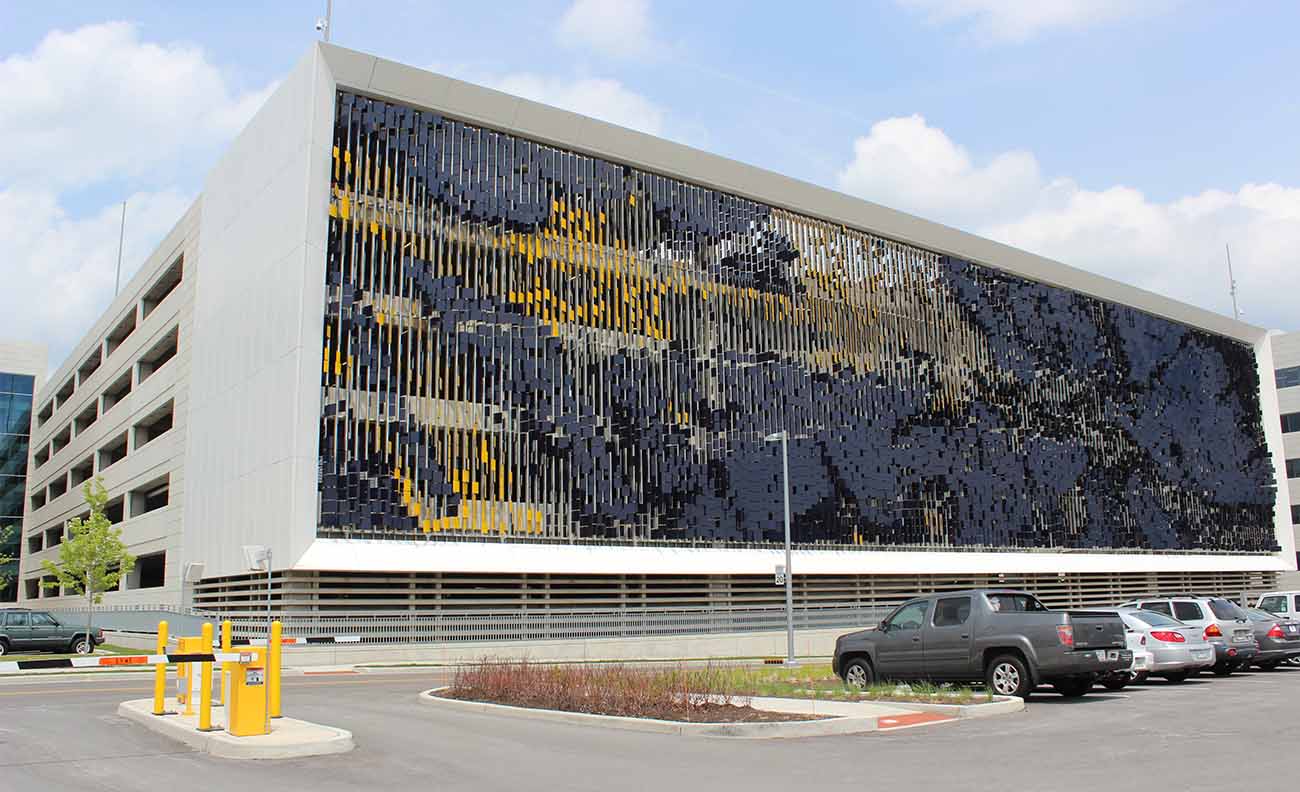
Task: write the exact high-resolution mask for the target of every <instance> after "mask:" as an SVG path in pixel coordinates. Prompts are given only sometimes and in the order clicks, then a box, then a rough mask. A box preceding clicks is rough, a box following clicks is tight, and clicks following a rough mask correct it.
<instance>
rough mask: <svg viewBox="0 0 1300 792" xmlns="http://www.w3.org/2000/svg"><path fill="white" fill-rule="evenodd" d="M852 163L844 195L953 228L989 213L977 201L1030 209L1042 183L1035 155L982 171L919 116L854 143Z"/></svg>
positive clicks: (893, 121)
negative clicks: (910, 210) (938, 217)
mask: <svg viewBox="0 0 1300 792" xmlns="http://www.w3.org/2000/svg"><path fill="white" fill-rule="evenodd" d="M853 153H854V156H853V160H852V161H851V162H850V163H849V165H848V166H847V167H846V168H845V169H844V170H843V171H841V172H840V174H839V185H840V189H842V190H844V191H845V192H850V193H853V194H854V195H860V196H862V197H863V198H866V199H868V200H873V201H877V202H880V203H887V201H884V200H882V199H881V198H876V197H875V196H887V197H888V198H889V200H890V201H893V203H892V204H891V205H893V206H908V207H916V210H917V211H919V212H922V213H924V214H927V215H934V214H942V215H943V216H944V217H947V218H949V219H950V222H961V223H967V222H970V221H972V220H977V219H978V216H979V213H980V212H981V211H982V210H983V209H984V208H985V207H984V204H983V203H982V202H980V201H977V200H976V201H973V200H971V198H972V196H978V195H985V194H990V193H994V194H997V195H998V196H1000V197H1001V198H1002V199H1003V200H1006V201H1011V202H1013V203H1015V204H1016V205H1017V206H1021V207H1025V208H1027V207H1028V205H1029V204H1030V203H1031V202H1032V201H1033V199H1034V197H1035V194H1036V193H1037V191H1038V187H1039V183H1040V182H1041V177H1040V175H1039V172H1038V162H1037V160H1035V159H1034V155H1032V154H1030V153H1029V152H1025V151H1009V152H1007V153H1005V154H1000V155H998V156H997V157H995V158H993V159H992V160H991V161H990V162H989V163H988V164H987V165H984V166H979V167H977V166H976V165H975V164H974V163H973V162H972V161H971V157H970V154H968V153H967V151H966V149H965V148H963V147H961V146H959V145H957V144H956V143H954V142H953V141H952V140H951V139H949V137H948V136H947V135H945V134H944V133H943V130H941V129H936V128H934V127H932V126H929V125H928V124H927V123H926V122H925V119H924V118H922V117H921V116H919V115H913V116H907V117H902V118H889V119H886V120H884V121H879V122H877V123H875V124H873V125H872V127H871V132H870V134H868V135H866V136H864V137H859V138H858V139H857V140H855V141H853Z"/></svg>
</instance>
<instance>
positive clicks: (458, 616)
mask: <svg viewBox="0 0 1300 792" xmlns="http://www.w3.org/2000/svg"><path fill="white" fill-rule="evenodd" d="M888 612H889V609H888V608H877V607H855V606H824V607H803V608H795V610H794V623H795V628H796V629H798V630H807V629H823V628H846V629H850V628H853V627H858V626H862V627H865V626H867V625H871V624H875V623H876V622H878V621H879V620H880V619H881V618H883V617H884V616H885V615H886V614H887V613H888ZM273 617H274V618H277V619H279V620H280V623H281V625H282V627H283V634H284V635H285V636H286V637H301V638H311V637H320V636H331V635H348V636H353V635H355V636H359V637H360V643H363V644H394V643H453V642H463V641H483V642H501V641H562V640H590V639H597V638H640V637H654V636H663V637H668V636H683V635H708V634H715V633H738V632H765V631H778V630H784V629H785V625H786V616H785V609H784V608H771V607H755V608H744V607H740V608H726V609H720V608H698V609H696V608H663V609H635V610H633V609H628V610H616V609H589V610H508V611H506V610H503V611H465V612H453V611H441V612H436V611H435V612H418V611H411V612H406V613H374V612H370V613H364V612H357V613H332V614H329V615H322V614H315V613H303V614H295V613H277V614H273ZM231 621H232V628H233V633H234V637H235V639H236V640H247V639H252V638H261V637H263V636H265V635H266V621H265V619H264V618H262V617H250V616H239V617H234V618H232V619H231Z"/></svg>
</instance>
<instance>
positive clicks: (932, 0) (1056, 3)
mask: <svg viewBox="0 0 1300 792" xmlns="http://www.w3.org/2000/svg"><path fill="white" fill-rule="evenodd" d="M898 2H899V3H901V4H902V5H903V6H905V7H908V8H912V9H915V10H917V11H921V12H923V13H924V14H925V15H926V17H927V18H928V19H929V21H930V22H931V23H932V24H951V23H954V22H964V23H968V24H969V25H970V26H971V28H972V29H973V31H974V32H975V33H976V34H977V35H978V36H979V37H981V38H983V39H988V40H995V41H1024V40H1026V39H1030V38H1033V37H1034V36H1036V35H1038V34H1039V33H1043V32H1046V31H1049V30H1054V29H1072V30H1080V29H1083V28H1087V27H1092V26H1094V25H1099V24H1103V23H1106V22H1113V21H1115V20H1118V19H1123V18H1125V17H1130V16H1136V15H1138V14H1143V13H1150V12H1151V11H1152V10H1154V9H1153V5H1152V3H1139V2H1133V0H898ZM1156 2H1157V3H1159V0H1156ZM1161 4H1162V3H1161Z"/></svg>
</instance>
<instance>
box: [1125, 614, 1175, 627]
mask: <svg viewBox="0 0 1300 792" xmlns="http://www.w3.org/2000/svg"><path fill="white" fill-rule="evenodd" d="M1130 615H1131V616H1132V617H1133V618H1135V619H1137V620H1138V621H1140V622H1142V623H1144V624H1146V625H1147V626H1149V627H1182V626H1183V623H1182V622H1180V621H1178V620H1177V619H1171V618H1169V617H1168V616H1166V615H1164V614H1163V613H1156V612H1155V611H1149V610H1143V611H1138V612H1137V613H1133V614H1130Z"/></svg>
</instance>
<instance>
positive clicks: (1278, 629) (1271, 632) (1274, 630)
mask: <svg viewBox="0 0 1300 792" xmlns="http://www.w3.org/2000/svg"><path fill="white" fill-rule="evenodd" d="M1268 637H1269V638H1285V637H1286V635H1284V634H1283V633H1282V625H1280V624H1274V625H1273V626H1272V627H1269V628H1268Z"/></svg>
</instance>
